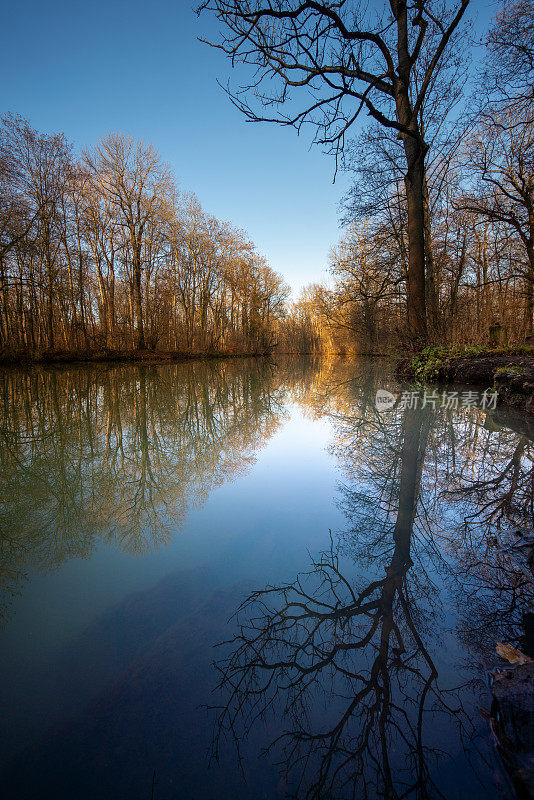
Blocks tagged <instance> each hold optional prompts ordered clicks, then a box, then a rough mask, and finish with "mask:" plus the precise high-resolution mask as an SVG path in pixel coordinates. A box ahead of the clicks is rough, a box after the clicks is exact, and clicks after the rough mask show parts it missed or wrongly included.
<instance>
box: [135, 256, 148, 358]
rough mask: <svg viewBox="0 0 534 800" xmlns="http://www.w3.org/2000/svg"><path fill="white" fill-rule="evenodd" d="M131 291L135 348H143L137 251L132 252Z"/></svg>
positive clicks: (141, 306)
mask: <svg viewBox="0 0 534 800" xmlns="http://www.w3.org/2000/svg"><path fill="white" fill-rule="evenodd" d="M132 266H133V291H134V304H135V316H136V323H137V326H136V341H135V347H136V349H137V350H144V349H145V329H144V325H143V300H142V296H141V259H140V257H139V253H138V252H134V261H133V265H132Z"/></svg>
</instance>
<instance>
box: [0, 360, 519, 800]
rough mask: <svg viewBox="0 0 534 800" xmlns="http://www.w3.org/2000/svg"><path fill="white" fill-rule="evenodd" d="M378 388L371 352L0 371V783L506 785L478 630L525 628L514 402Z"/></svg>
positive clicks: (150, 791) (301, 789)
mask: <svg viewBox="0 0 534 800" xmlns="http://www.w3.org/2000/svg"><path fill="white" fill-rule="evenodd" d="M377 389H388V390H390V391H392V392H394V393H397V392H398V391H399V387H398V386H397V384H396V383H395V381H394V380H393V378H392V373H391V369H390V368H389V367H388V365H387V364H381V363H379V362H376V361H375V362H369V361H362V362H357V363H354V362H347V361H345V362H323V363H318V362H311V361H307V360H305V359H300V360H294V361H281V362H279V363H269V362H267V361H264V360H257V361H251V362H246V361H238V360H236V361H230V362H216V363H212V364H201V363H197V364H184V365H166V366H154V367H141V366H112V367H104V366H96V367H95V366H91V367H87V368H85V367H84V368H81V367H77V368H69V369H31V370H24V371H23V370H21V371H5V372H4V373H2V374H0V532H1V538H0V547H1V568H0V611H1V614H2V620H3V621H2V629H1V631H0V648H1V658H0V720H1V722H0V733H1V742H0V768H1V769H0V771H1V775H0V781H1V783H0V785H1V786H2V789H3V796H4V797H9V798H40V799H41V800H42V799H43V798H55V799H56V800H61V799H62V798H87V800H89V799H90V800H98V799H99V798H102V800H104V799H106V800H107V798H109V799H110V800H111V799H112V800H122V798H124V799H125V800H126V798H128V800H144V799H145V798H146V800H150V799H151V798H152V799H153V800H177V799H178V798H180V799H182V798H183V799H184V800H185V799H186V798H187V800H189V798H191V799H192V798H194V799H195V800H196V799H197V798H213V799H214V800H215V798H217V799H218V798H228V800H230V799H231V800H240V799H241V798H242V799H243V800H245V799H247V800H248V799H250V800H260V799H261V798H269V800H270V798H273V800H274V798H284V797H286V796H294V795H296V796H297V797H299V798H305V797H317V798H352V797H355V798H365V797H368V798H375V797H384V796H386V797H414V798H416V797H417V798H438V797H445V798H447V800H452V799H453V798H454V800H458V799H461V798H469V800H477V799H478V798H505V797H510V796H511V791H510V788H509V783H508V782H507V778H506V775H505V774H504V773H503V771H502V768H501V766H500V762H499V759H498V757H497V756H496V754H495V750H494V746H493V743H492V740H491V736H490V733H489V727H488V722H487V719H486V717H485V715H484V711H487V710H488V709H489V707H490V703H491V696H490V693H489V675H490V672H491V670H493V669H494V668H495V667H503V666H505V662H503V661H502V660H500V658H499V656H498V655H496V653H495V647H496V643H497V642H512V643H513V644H514V645H516V646H520V647H521V648H522V649H524V650H527V651H528V650H529V648H530V647H531V645H530V643H529V642H528V641H527V639H526V636H525V626H526V625H527V623H528V618H527V617H526V616H525V615H526V614H527V612H528V609H529V608H532V584H531V581H530V580H529V572H528V568H527V566H526V562H525V561H524V560H523V559H522V555H521V552H520V550H519V549H518V548H517V547H516V546H514V545H515V544H516V542H517V536H516V535H515V534H514V531H517V529H518V528H519V529H524V528H529V527H532V523H533V520H532V513H533V482H534V461H533V455H534V450H533V445H532V438H531V434H530V430H529V426H528V423H527V422H526V420H525V419H523V418H521V417H520V416H517V415H516V416H510V415H509V414H507V413H506V412H504V411H502V410H499V411H496V412H493V411H490V412H484V411H481V410H478V409H476V408H471V409H462V408H460V409H459V410H454V409H451V410H443V409H441V408H439V407H438V408H436V409H432V407H431V406H427V407H426V408H424V409H417V410H414V409H409V408H407V409H404V410H402V408H399V407H398V406H397V407H395V408H394V409H393V410H391V411H388V412H382V413H379V412H377V410H376V407H375V394H376V391H377ZM246 598H248V600H247V599H246ZM236 612H238V613H237V616H235V614H236ZM527 627H528V625H527ZM216 645H220V646H218V647H215V646H216ZM531 654H532V653H531Z"/></svg>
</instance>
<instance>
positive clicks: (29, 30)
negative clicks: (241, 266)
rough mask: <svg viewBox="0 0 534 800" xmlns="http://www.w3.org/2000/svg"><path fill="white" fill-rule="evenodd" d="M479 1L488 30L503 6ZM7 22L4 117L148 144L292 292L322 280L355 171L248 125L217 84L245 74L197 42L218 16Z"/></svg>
mask: <svg viewBox="0 0 534 800" xmlns="http://www.w3.org/2000/svg"><path fill="white" fill-rule="evenodd" d="M477 5H478V13H479V14H480V16H481V19H480V22H481V23H482V25H483V24H484V23H485V20H486V19H487V17H488V15H489V13H492V12H493V9H494V8H495V4H494V3H491V5H488V4H487V3H484V4H481V3H478V4H477ZM475 10H476V7H475ZM2 21H3V28H4V37H3V43H2V48H1V49H0V65H1V69H2V73H3V76H4V79H3V81H2V89H1V91H0V111H1V112H2V113H4V112H7V111H14V112H17V113H19V114H22V115H23V116H25V117H27V118H28V119H30V121H31V122H32V124H33V125H34V127H36V128H38V129H39V130H42V131H46V132H55V131H63V132H64V133H65V134H66V136H67V137H68V138H69V139H70V140H71V141H73V142H74V145H75V147H76V148H81V147H83V146H86V145H90V144H92V143H94V142H95V141H96V140H97V139H98V138H99V137H100V136H102V135H104V134H105V133H108V132H109V131H113V130H118V131H124V132H126V133H129V134H131V135H132V136H135V137H140V138H142V139H144V140H146V141H151V142H152V143H153V144H154V145H155V146H156V147H157V148H158V150H159V151H160V153H161V154H162V156H163V157H164V158H165V160H167V161H169V162H170V163H171V164H172V166H173V168H174V170H175V173H176V177H177V180H178V183H179V185H180V186H181V188H182V189H184V190H188V191H194V192H195V193H196V194H197V195H198V197H199V199H200V201H201V202H202V204H203V206H204V208H205V209H206V210H207V211H209V212H211V213H213V214H216V215H217V216H218V217H220V218H221V219H227V220H231V221H232V222H233V223H234V224H235V225H238V226H239V227H242V228H246V229H247V231H248V232H249V234H250V236H251V238H252V239H253V240H254V242H255V243H256V245H257V247H258V250H259V251H260V252H261V253H262V254H263V255H265V256H266V257H267V258H268V259H269V262H270V264H271V266H272V267H273V268H274V269H276V270H278V271H279V272H281V273H282V274H283V275H284V276H285V278H286V280H287V281H288V282H289V283H290V284H291V286H292V287H293V288H294V289H295V290H297V291H298V289H299V288H300V287H301V286H303V285H305V284H307V283H310V282H312V281H317V280H321V279H323V278H324V277H325V272H324V270H325V268H326V266H327V254H328V250H329V248H330V247H331V246H332V245H333V244H335V243H336V241H337V239H338V237H339V227H338V206H339V201H340V199H341V196H342V195H343V193H344V191H345V188H346V186H347V178H346V177H345V176H341V178H339V177H338V179H337V181H336V184H335V185H333V184H332V178H333V167H334V165H333V161H332V160H331V159H330V158H328V157H326V156H324V155H323V154H322V153H321V151H320V149H319V148H317V147H310V138H309V135H308V136H306V135H305V134H302V135H301V136H300V137H298V136H297V135H296V132H295V131H294V130H292V129H289V128H287V129H286V128H282V127H280V126H275V125H257V124H252V123H247V122H246V120H245V119H244V117H243V116H242V115H241V114H240V112H239V111H238V110H237V109H235V108H234V107H233V106H232V104H231V103H230V101H229V100H228V98H227V97H226V96H225V94H224V92H223V91H222V90H221V89H220V88H219V86H218V85H217V83H216V79H217V78H219V79H220V80H221V81H222V82H223V83H225V82H226V80H227V78H228V77H230V78H231V79H232V80H234V81H235V82H236V83H237V82H238V81H239V70H237V69H236V70H233V71H232V70H231V69H230V68H229V64H228V62H227V61H226V60H225V58H224V56H223V55H222V54H221V53H219V52H218V51H215V50H213V49H211V48H208V47H207V46H205V45H202V44H201V43H199V42H198V41H197V39H196V37H197V36H198V35H207V36H208V37H209V35H210V33H212V34H213V33H214V31H213V24H214V22H213V20H211V19H210V18H209V17H207V16H205V15H204V16H203V17H201V19H200V21H199V20H197V17H196V15H195V14H194V13H193V11H192V10H191V3H190V1H189V0H185V2H179V1H176V2H169V0H153V1H152V2H151V3H143V2H140V0H129V1H128V2H123V0H109V2H107V3H106V2H103V0H93V2H87V0H85V2H81V0H68V2H66V0H51V1H50V2H48V3H43V2H42V0H40V2H36V0H31V2H24V0H19V1H18V2H17V3H15V2H11V3H9V4H8V3H6V0H3V4H2ZM210 29H211V30H210Z"/></svg>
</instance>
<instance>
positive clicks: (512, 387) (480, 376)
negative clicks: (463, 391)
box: [396, 347, 534, 414]
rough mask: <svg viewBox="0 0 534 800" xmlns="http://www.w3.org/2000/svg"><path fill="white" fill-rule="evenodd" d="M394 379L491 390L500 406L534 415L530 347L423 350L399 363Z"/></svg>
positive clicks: (533, 359) (533, 361)
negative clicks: (488, 388) (494, 391)
mask: <svg viewBox="0 0 534 800" xmlns="http://www.w3.org/2000/svg"><path fill="white" fill-rule="evenodd" d="M396 373H397V377H398V378H400V379H401V380H407V381H415V382H416V383H423V384H424V383H458V384H478V385H484V386H485V387H494V388H495V389H496V390H497V392H498V396H499V402H502V403H506V404H508V405H511V406H514V407H515V408H518V409H520V410H523V411H528V412H529V413H531V414H534V349H533V348H532V347H516V348H512V347H510V348H500V349H491V350H490V349H485V348H481V347H470V348H463V349H447V348H445V347H426V348H425V349H424V350H422V352H421V353H418V354H417V355H416V356H413V357H412V358H406V359H401V360H400V361H399V362H398V364H397V367H396Z"/></svg>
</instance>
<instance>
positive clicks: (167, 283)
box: [0, 115, 289, 355]
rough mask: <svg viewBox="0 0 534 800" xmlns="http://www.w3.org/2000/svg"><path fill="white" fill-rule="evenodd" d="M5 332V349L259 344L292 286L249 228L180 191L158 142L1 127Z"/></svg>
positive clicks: (16, 123)
mask: <svg viewBox="0 0 534 800" xmlns="http://www.w3.org/2000/svg"><path fill="white" fill-rule="evenodd" d="M0 153H1V162H0V164H1V189H0V191H1V196H0V215H1V216H0V226H1V227H0V230H1V233H0V236H1V239H0V242H1V244H0V290H1V302H0V342H1V347H2V349H3V350H4V351H7V352H8V353H12V354H17V353H19V354H20V353H29V354H45V355H46V354H49V355H50V354H54V353H58V352H63V353H65V352H67V353H68V352H70V353H76V352H78V353H91V352H98V353H103V354H106V353H108V354H109V353H113V352H129V351H133V350H140V351H144V350H156V349H158V350H166V351H177V352H183V353H205V352H228V353H233V352H237V353H243V354H245V353H258V352H259V353H264V352H268V351H269V350H270V349H272V346H273V336H274V325H275V322H276V320H278V319H279V318H280V317H281V316H282V314H283V311H284V303H285V300H286V298H287V296H288V293H289V287H287V286H286V284H285V282H284V280H283V279H282V277H281V276H280V275H278V274H276V273H275V272H274V271H273V270H272V269H271V268H270V267H269V265H268V264H267V263H266V261H265V259H263V258H262V257H261V256H260V255H259V254H258V252H257V251H256V249H255V247H254V244H253V243H252V242H251V241H250V240H249V239H248V237H247V235H246V234H245V233H244V232H243V231H241V230H238V229H236V228H234V227H232V225H230V224H228V223H226V222H222V221H220V220H218V219H216V218H215V217H214V216H212V215H210V214H207V213H206V212H205V211H203V209H202V206H201V204H200V202H199V200H198V199H197V198H196V197H195V196H194V195H193V194H180V193H179V191H178V188H177V185H176V182H175V180H174V178H173V175H172V171H171V169H170V167H169V166H168V165H167V164H165V163H164V162H163V161H162V159H161V158H160V156H159V155H158V153H157V152H156V150H155V149H154V147H152V146H151V145H150V144H144V143H142V142H140V141H135V140H133V139H132V138H130V137H129V136H126V135H122V134H111V135H109V136H107V137H105V138H103V139H102V140H101V141H100V142H99V143H98V144H97V146H96V147H95V148H93V149H92V150H91V151H87V152H85V153H83V155H82V156H81V157H80V158H75V156H74V154H73V147H72V145H71V144H70V143H69V142H68V141H67V139H66V137H65V136H64V135H62V134H55V135H48V134H43V133H40V132H38V131H36V130H34V129H33V128H32V127H31V125H30V123H29V122H28V121H27V120H25V119H23V118H21V117H20V116H15V115H7V116H5V117H4V118H3V120H2V129H1V151H0Z"/></svg>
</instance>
